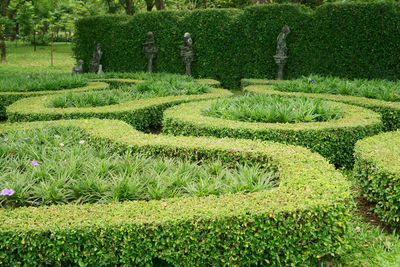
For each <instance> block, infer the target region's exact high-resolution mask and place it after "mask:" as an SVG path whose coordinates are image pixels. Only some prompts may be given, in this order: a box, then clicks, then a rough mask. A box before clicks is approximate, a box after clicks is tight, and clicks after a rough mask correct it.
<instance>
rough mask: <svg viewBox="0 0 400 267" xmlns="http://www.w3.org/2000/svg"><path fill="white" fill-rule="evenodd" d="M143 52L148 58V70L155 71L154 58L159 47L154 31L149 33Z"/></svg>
mask: <svg viewBox="0 0 400 267" xmlns="http://www.w3.org/2000/svg"><path fill="white" fill-rule="evenodd" d="M143 52H144V55H145V56H146V58H147V72H152V71H153V59H154V58H155V57H156V56H157V53H158V49H157V47H156V43H155V41H154V35H153V33H152V32H148V33H147V39H146V42H145V43H144V44H143Z"/></svg>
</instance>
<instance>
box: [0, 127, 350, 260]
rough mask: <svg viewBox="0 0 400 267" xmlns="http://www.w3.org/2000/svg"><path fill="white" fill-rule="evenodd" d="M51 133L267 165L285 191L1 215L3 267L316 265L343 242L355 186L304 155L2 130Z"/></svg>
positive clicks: (257, 146) (125, 131)
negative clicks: (160, 262) (163, 263)
mask: <svg viewBox="0 0 400 267" xmlns="http://www.w3.org/2000/svg"><path fill="white" fill-rule="evenodd" d="M54 125H59V126H60V127H66V126H68V127H77V128H79V129H82V130H83V131H85V132H86V134H88V136H90V139H89V140H88V141H90V142H97V143H98V144H101V143H102V142H103V143H112V144H113V145H114V146H115V147H116V148H118V149H121V150H129V151H131V152H132V153H135V152H141V153H145V154H147V155H163V156H171V157H180V158H187V159H194V160H201V159H206V160H213V159H217V158H218V159H220V160H222V161H224V162H227V163H229V162H258V163H262V164H263V165H265V166H273V167H274V168H275V170H276V172H277V173H278V175H279V179H280V183H279V186H278V187H277V188H275V189H272V190H268V191H262V192H257V193H250V194H227V195H223V196H219V197H217V196H210V197H188V198H181V199H164V200H160V201H158V200H153V201H135V202H125V203H115V204H108V205H105V204H103V205H102V204H88V205H60V206H49V207H37V208H35V207H21V208H15V209H0V264H1V265H5V266H8V265H30V266H33V265H38V266H42V265H51V266H67V265H89V266H90V265H96V266H110V265H131V266H132V265H136V266H137V265H146V264H147V265H151V264H152V260H153V259H161V260H164V261H166V262H168V263H171V264H175V265H178V266H188V265H196V266H212V265H214V266H219V265H240V266H245V265H265V264H272V265H316V264H317V263H318V261H319V260H320V259H321V257H324V256H333V255H335V252H336V250H337V249H338V248H339V247H340V246H341V245H343V242H345V241H344V240H343V237H344V233H345V231H346V223H345V221H346V220H347V219H348V218H349V208H350V206H351V205H349V204H350V202H351V201H350V199H351V191H350V185H349V183H348V182H347V181H346V179H345V178H344V177H343V175H342V174H341V173H340V172H338V171H336V170H335V169H334V167H333V166H332V165H330V164H328V163H327V161H326V160H325V159H324V158H322V157H321V156H320V155H319V154H317V153H312V152H310V151H309V150H307V149H306V148H302V147H295V146H290V145H283V144H279V143H273V142H261V141H251V140H235V139H228V138H223V139H218V138H205V137H184V136H179V137H175V136H163V135H151V134H144V133H141V132H139V131H137V130H135V129H134V128H132V127H131V126H130V125H128V124H126V123H124V122H121V121H113V120H99V119H89V120H72V121H53V122H31V123H16V124H0V132H3V133H4V132H9V131H12V130H18V129H23V128H25V129H26V128H42V129H43V128H45V127H50V126H54Z"/></svg>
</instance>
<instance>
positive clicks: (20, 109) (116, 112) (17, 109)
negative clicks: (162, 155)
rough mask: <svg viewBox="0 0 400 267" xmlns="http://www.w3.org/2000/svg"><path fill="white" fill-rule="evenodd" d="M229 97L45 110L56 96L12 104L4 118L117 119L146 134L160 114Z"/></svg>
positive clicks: (214, 93)
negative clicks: (187, 105) (192, 102)
mask: <svg viewBox="0 0 400 267" xmlns="http://www.w3.org/2000/svg"><path fill="white" fill-rule="evenodd" d="M114 81H115V80H114ZM119 81H120V82H121V80H119ZM125 81H126V80H125ZM231 95H232V93H231V92H229V91H228V90H225V89H216V88H212V89H211V92H209V93H205V94H200V95H180V96H167V97H158V98H149V99H140V100H133V101H129V102H125V103H121V104H117V105H111V106H100V107H91V108H74V107H73V108H50V107H48V106H47V105H48V103H49V102H50V101H51V99H53V98H56V97H58V96H57V95H49V96H40V97H30V98H25V99H21V100H19V101H17V102H15V103H13V104H12V105H10V106H9V107H8V108H7V117H8V120H9V121H11V122H17V121H45V120H60V119H80V118H99V119H117V120H122V121H125V122H127V123H129V124H130V125H132V126H134V127H135V128H136V129H138V130H141V131H145V132H149V131H151V130H153V129H156V128H159V127H160V126H161V122H162V117H163V112H164V110H166V109H167V108H169V107H171V106H174V105H177V104H180V103H184V102H190V101H196V100H204V99H213V98H218V97H225V96H231Z"/></svg>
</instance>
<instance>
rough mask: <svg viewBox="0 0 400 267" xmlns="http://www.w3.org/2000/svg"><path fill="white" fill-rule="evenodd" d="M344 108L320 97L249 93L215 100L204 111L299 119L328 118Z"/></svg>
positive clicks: (275, 119)
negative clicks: (323, 100) (291, 96)
mask: <svg viewBox="0 0 400 267" xmlns="http://www.w3.org/2000/svg"><path fill="white" fill-rule="evenodd" d="M342 113H343V112H342V110H341V109H340V108H339V107H337V106H333V105H331V104H330V103H329V102H322V101H321V100H319V99H308V98H305V97H299V98H290V97H283V96H269V95H246V96H241V97H236V98H230V99H221V100H218V101H217V102H213V103H212V104H211V105H210V106H209V107H207V108H206V109H205V110H203V114H204V115H207V116H211V117H216V118H223V119H228V120H238V121H248V122H271V123H274V122H276V123H296V122H312V121H328V120H335V119H339V118H341V117H342Z"/></svg>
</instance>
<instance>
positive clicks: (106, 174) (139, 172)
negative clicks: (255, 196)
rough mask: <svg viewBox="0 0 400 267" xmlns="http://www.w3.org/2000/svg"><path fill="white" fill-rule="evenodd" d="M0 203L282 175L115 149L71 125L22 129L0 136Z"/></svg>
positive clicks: (230, 187) (241, 186) (193, 188)
mask: <svg viewBox="0 0 400 267" xmlns="http://www.w3.org/2000/svg"><path fill="white" fill-rule="evenodd" d="M0 140H1V141H2V142H1V144H0V188H1V189H3V188H12V189H13V190H15V194H14V195H12V196H0V206H11V207H17V206H31V205H32V206H40V205H50V204H65V203H110V202H115V201H127V200H151V199H163V198H172V197H185V196H206V195H211V194H212V195H220V194H225V193H237V192H255V191H260V190H268V189H271V188H273V187H274V186H275V185H276V182H277V176H276V175H275V174H274V173H272V172H267V171H265V170H263V168H262V167H261V165H251V166H250V165H236V166H234V167H233V166H227V165H224V164H223V163H221V162H219V161H215V162H207V164H202V162H189V161H185V160H179V159H168V158H149V157H146V156H144V155H140V154H135V155H131V154H128V153H124V154H119V153H116V152H115V151H114V150H113V148H112V147H103V146H102V147H99V146H96V144H92V143H91V142H90V141H89V140H87V138H85V136H84V135H83V133H82V132H80V131H78V130H76V129H72V128H49V129H36V130H21V131H16V132H12V133H9V134H7V135H3V136H1V139H0Z"/></svg>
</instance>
